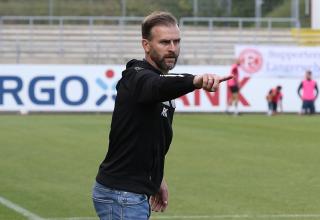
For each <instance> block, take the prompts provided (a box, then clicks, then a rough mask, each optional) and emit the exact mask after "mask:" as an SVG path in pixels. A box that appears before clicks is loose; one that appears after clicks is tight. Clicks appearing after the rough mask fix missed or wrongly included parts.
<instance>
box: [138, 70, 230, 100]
mask: <svg viewBox="0 0 320 220" xmlns="http://www.w3.org/2000/svg"><path fill="white" fill-rule="evenodd" d="M231 78H232V75H229V76H225V77H220V76H218V75H215V74H203V75H196V76H194V75H190V74H168V75H161V76H159V75H155V74H152V73H144V74H142V73H140V75H138V76H137V80H136V85H135V86H134V92H133V94H134V96H135V97H136V98H137V100H138V102H141V103H147V102H159V101H161V102H162V101H168V100H171V99H175V98H178V97H180V96H182V95H185V94H187V93H189V92H192V91H193V90H195V89H201V88H202V89H204V90H206V91H210V92H215V91H216V90H217V89H218V87H219V83H220V82H223V81H226V80H228V79H231Z"/></svg>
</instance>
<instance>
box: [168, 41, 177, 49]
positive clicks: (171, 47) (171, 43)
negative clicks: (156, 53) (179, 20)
mask: <svg viewBox="0 0 320 220" xmlns="http://www.w3.org/2000/svg"><path fill="white" fill-rule="evenodd" d="M176 48H177V45H175V44H174V42H173V40H172V41H170V44H169V50H170V51H175V50H176Z"/></svg>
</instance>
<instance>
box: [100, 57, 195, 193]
mask: <svg viewBox="0 0 320 220" xmlns="http://www.w3.org/2000/svg"><path fill="white" fill-rule="evenodd" d="M193 78H194V76H193V75H189V74H174V75H172V74H168V75H163V74H162V73H161V72H160V71H159V70H157V69H155V68H154V67H153V66H152V65H150V64H149V63H148V62H146V61H145V60H144V61H138V60H131V61H130V62H128V63H127V66H126V70H124V71H123V72H122V78H121V79H120V80H119V82H118V84H117V87H116V88H117V98H116V101H115V108H114V112H113V115H112V122H111V131H110V134H109V149H108V153H107V155H106V157H105V159H104V160H103V162H102V163H101V165H100V168H99V172H98V175H97V178H96V180H97V182H99V183H100V184H103V185H105V186H106V187H109V188H114V189H117V190H124V191H129V192H135V193H141V194H146V195H148V196H150V195H153V194H155V193H156V192H157V191H158V190H159V187H160V184H161V181H162V178H163V169H164V160H165V155H166V153H167V152H168V150H169V146H170V143H171V140H172V127H171V124H172V119H173V114H174V108H175V106H174V101H172V100H173V99H175V98H177V97H180V96H182V95H184V94H186V93H189V92H191V91H193V90H194V89H195V87H194V85H193Z"/></svg>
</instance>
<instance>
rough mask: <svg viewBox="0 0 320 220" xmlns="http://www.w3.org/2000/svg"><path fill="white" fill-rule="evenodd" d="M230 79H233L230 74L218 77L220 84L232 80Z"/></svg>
mask: <svg viewBox="0 0 320 220" xmlns="http://www.w3.org/2000/svg"><path fill="white" fill-rule="evenodd" d="M232 78H233V75H232V74H230V75H228V76H222V77H220V82H223V81H227V80H229V79H232Z"/></svg>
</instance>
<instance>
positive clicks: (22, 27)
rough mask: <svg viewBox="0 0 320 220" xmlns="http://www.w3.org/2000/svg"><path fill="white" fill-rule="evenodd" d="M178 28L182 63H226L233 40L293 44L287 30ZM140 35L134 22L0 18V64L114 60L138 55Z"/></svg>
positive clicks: (240, 42)
mask: <svg viewBox="0 0 320 220" xmlns="http://www.w3.org/2000/svg"><path fill="white" fill-rule="evenodd" d="M139 19H140V18H137V19H136V21H139ZM181 30H182V46H181V55H180V60H179V62H180V63H181V64H215V65H223V64H230V63H231V62H232V60H233V59H234V46H235V45H237V44H273V45H277V44H281V45H283V44H286V45H296V44H297V40H296V37H295V35H293V34H292V33H293V32H291V29H290V28H270V27H269V28H268V27H261V28H256V27H245V28H244V27H208V26H205V25H183V26H181ZM140 39H141V36H140V26H139V25H137V24H125V23H121V22H119V23H118V24H101V23H100V24H99V23H98V24H92V23H91V25H89V24H63V25H62V23H61V22H60V23H59V22H58V23H53V24H42V23H41V22H38V23H36V22H27V23H25V24H21V23H20V24H11V23H10V22H7V23H4V22H1V23H0V63H25V64H29V63H32V64H41V63H45V64H54V63H58V64H119V63H124V62H125V61H127V60H129V59H131V58H142V56H143V50H142V48H141V45H140Z"/></svg>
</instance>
